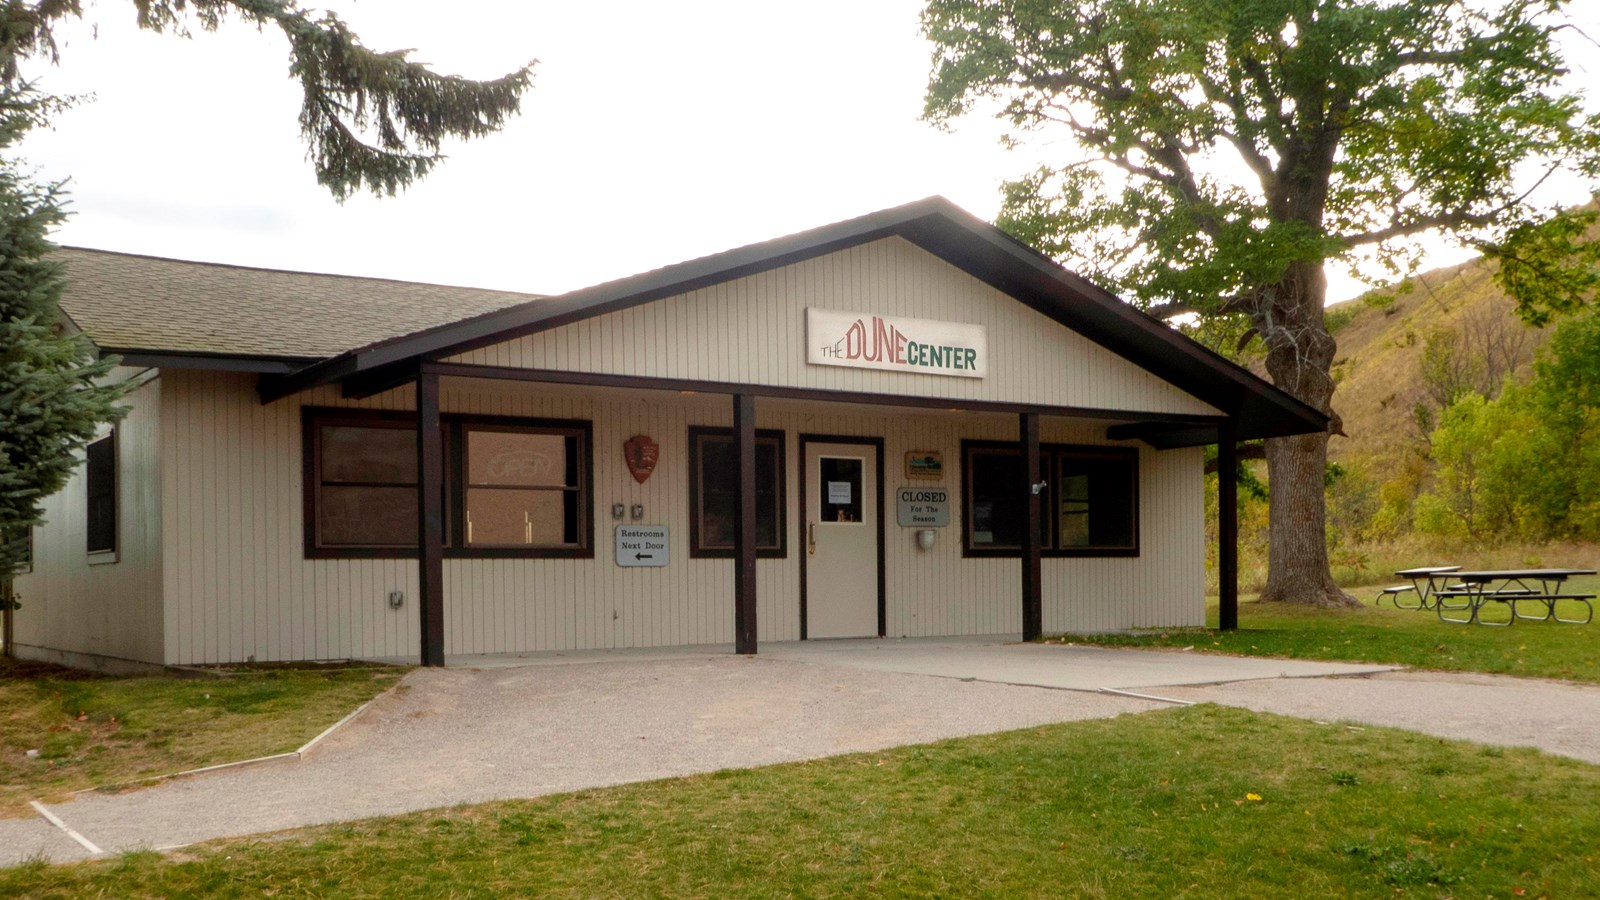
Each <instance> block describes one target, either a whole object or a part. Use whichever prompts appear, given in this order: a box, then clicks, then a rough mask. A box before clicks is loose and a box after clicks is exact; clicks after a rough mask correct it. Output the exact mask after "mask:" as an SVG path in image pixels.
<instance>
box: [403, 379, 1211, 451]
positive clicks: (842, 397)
mask: <svg viewBox="0 0 1600 900" xmlns="http://www.w3.org/2000/svg"><path fill="white" fill-rule="evenodd" d="M422 371H424V372H428V373H431V374H435V375H440V376H445V377H453V378H484V379H489V380H492V381H524V382H533V383H538V384H569V385H584V386H589V387H615V388H627V389H631V390H644V391H678V392H680V393H681V392H684V391H688V392H692V393H697V394H727V395H730V396H731V395H738V394H745V395H749V396H752V397H765V398H769V399H787V400H814V401H817V402H821V403H857V404H864V405H868V406H900V407H912V408H916V409H939V410H952V411H961V412H992V413H1006V414H1010V415H1022V414H1033V415H1042V416H1063V417H1067V418H1077V419H1106V420H1110V421H1115V422H1141V423H1160V424H1163V425H1171V426H1188V427H1190V428H1205V427H1206V426H1210V427H1211V428H1212V429H1213V431H1212V432H1211V433H1212V434H1215V430H1214V429H1215V428H1216V426H1217V424H1218V423H1220V422H1222V421H1223V420H1224V419H1225V418H1226V416H1222V415H1199V414H1193V413H1162V412H1142V411H1138V410H1127V409H1097V408H1094V407H1084V406H1050V405H1044V404H1035V403H1010V402H1005V401H998V400H966V399H961V398H957V397H918V396H909V395H903V394H874V393H858V392H855V391H836V390H826V389H821V388H799V387H786V386H783V385H758V384H739V383H735V382H724V381H695V380H689V379H679V378H657V377H653V376H646V375H615V374H610V373H604V372H569V371H566V370H561V369H522V368H514V367H510V366H480V365H472V364H467V363H424V364H423V366H422ZM414 377H415V376H413V378H414ZM1212 440H1213V441H1214V440H1215V438H1212ZM1208 443H1209V441H1208Z"/></svg>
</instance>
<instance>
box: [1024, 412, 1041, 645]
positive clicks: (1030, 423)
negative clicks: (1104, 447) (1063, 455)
mask: <svg viewBox="0 0 1600 900" xmlns="http://www.w3.org/2000/svg"><path fill="white" fill-rule="evenodd" d="M1018 424H1019V426H1020V433H1021V434H1020V439H1019V441H1020V443H1021V444H1022V479H1023V491H1024V493H1023V500H1024V501H1025V502H1026V503H1027V515H1026V516H1025V518H1026V519H1027V521H1026V522H1025V523H1024V526H1023V529H1022V639H1023V640H1025V641H1036V640H1038V639H1039V636H1040V634H1042V633H1043V632H1044V599H1043V589H1042V580H1043V579H1042V574H1041V570H1040V566H1039V519H1040V506H1041V505H1042V500H1043V496H1042V494H1041V492H1040V490H1039V484H1040V483H1041V482H1042V481H1044V478H1043V475H1042V474H1041V473H1040V471H1039V414H1038V413H1022V415H1021V421H1020V422H1019V423H1018Z"/></svg>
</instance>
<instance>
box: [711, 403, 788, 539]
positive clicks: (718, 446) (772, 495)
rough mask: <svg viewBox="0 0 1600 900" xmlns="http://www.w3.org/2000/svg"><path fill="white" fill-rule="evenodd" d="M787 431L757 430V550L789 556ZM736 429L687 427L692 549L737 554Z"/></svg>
mask: <svg viewBox="0 0 1600 900" xmlns="http://www.w3.org/2000/svg"><path fill="white" fill-rule="evenodd" d="M783 444H784V440H783V432H781V431H767V430H765V429H763V430H761V431H758V432H756V555H757V556H762V557H767V558H782V557H783V556H785V555H786V544H787V535H786V529H785V528H784V517H783V511H784V491H783V487H784V447H783ZM736 462H737V458H736V457H735V455H734V446H733V431H732V430H731V429H728V428H691V429H689V476H690V477H689V525H690V532H689V554H690V555H691V556H695V557H727V556H732V555H733V539H734V533H733V509H734V504H736V503H737V502H738V499H739V484H738V481H737V480H736V479H735V477H734V474H735V463H736Z"/></svg>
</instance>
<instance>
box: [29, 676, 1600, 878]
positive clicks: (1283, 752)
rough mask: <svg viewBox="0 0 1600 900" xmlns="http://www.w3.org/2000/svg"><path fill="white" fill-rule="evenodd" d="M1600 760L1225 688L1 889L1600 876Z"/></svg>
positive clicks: (304, 834)
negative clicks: (1274, 712) (1179, 705)
mask: <svg viewBox="0 0 1600 900" xmlns="http://www.w3.org/2000/svg"><path fill="white" fill-rule="evenodd" d="M1596 796H1600V767H1595V766H1588V765H1584V764H1582V763H1579V762H1574V761H1571V760H1566V759H1562V758H1558V757H1553V756H1546V755H1542V754H1539V753H1536V752H1534V751H1526V750H1500V749H1495V748H1484V747H1478V746H1475V745H1472V744H1466V743H1461V742H1451V741H1441V740H1439V739H1437V738H1431V737H1425V736H1422V735H1417V734H1411V733H1407V732H1401V731H1394V730H1389V729H1380V728H1364V729H1358V728H1352V727H1348V726H1340V725H1319V724H1316V723H1314V722H1310V721H1305V720H1299V719H1291V718H1284V717H1278V716H1270V715H1261V714H1255V713H1250V712H1246V711H1243V710H1236V709H1229V708H1224V707H1216V706H1209V705H1206V706H1197V707H1192V708H1187V709H1167V710H1162V711H1158V712H1153V713H1147V714H1142V715H1129V716H1122V717H1120V718H1117V719H1113V720H1100V721H1090V722H1078V723H1072V724H1066V725H1056V726H1049V727H1044V728H1036V729H1028V730H1024V731H1014V732H1009V733H1006V734H1000V735H992V736H984V737H976V738H965V739H961V740H952V741H944V742H941V743H938V744H930V745H924V746H918V747H905V748H899V749H896V750H891V751H886V752H881V753H870V754H857V755H853V756H845V757H836V758H833V759H827V760H820V761H814V762H804V763H794V764H789V765H782V766H773V767H769V768H763V769H753V770H744V771H731V772H721V773H717V774H714V775H706V776H698V777H691V778H680V779H672V780H667V781H658V782H650V783H645V784H637V785H625V786H622V787H617V788H610V789H605V790H595V791H586V792H581V793H577V794H568V795H563V796H557V797H551V798H546V799H543V800H535V801H515V802H499V803H491V804H486V805H482V806H472V807H461V808H457V809H452V810H446V811H435V812H428V813H418V814H412V815H405V816H399V817H395V818H385V819H372V820H367V821H363V822H358V823H354V824H349V825H339V826H325V827H320V828H314V829H307V830H303V831H296V832H289V833H286V834H282V835H276V836H274V837H273V838H271V839H267V840H245V841H232V842H226V843H222V842H219V843H214V844H210V845H206V846H202V847H197V848H191V849H190V850H189V851H186V852H184V853H182V854H181V855H178V856H174V857H163V856H160V855H158V854H155V853H149V852H144V853H135V854H129V855H125V856H123V857H120V858H118V859H114V860H108V861H104V862H98V863H86V864H77V865H62V866H50V865H46V864H44V863H34V864H30V865H26V866H22V867H20V868H16V869H10V870H0V896H16V895H21V896H28V897H37V898H53V897H63V898H65V897H74V898H75V897H85V896H118V897H171V896H205V897H246V896H250V897H254V896H263V895H271V896H317V897H385V898H389V897H447V896H448V897H516V896H531V895H539V896H580V897H614V896H629V897H633V896H658V897H715V896H723V897H728V896H732V897H787V896H819V897H820V896H858V895H868V896H941V895H942V896H963V897H965V896H995V897H1001V896H1003V897H1010V896H1037V897H1060V896H1087V897H1129V896H1143V897H1240V896H1251V897H1259V896H1283V897H1306V896H1314V897H1323V896H1370V897H1380V896H1381V897H1394V896H1408V897H1437V896H1457V897H1469V896H1485V895H1488V896H1505V897H1509V896H1514V895H1521V896H1528V897H1542V896H1545V897H1580V896H1597V895H1600V865H1597V863H1600V849H1597V845H1596V844H1595V841H1594V836H1595V835H1596V834H1600V804H1597V803H1594V802H1593V800H1594V798H1595V797H1596Z"/></svg>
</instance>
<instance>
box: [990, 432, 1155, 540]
mask: <svg viewBox="0 0 1600 900" xmlns="http://www.w3.org/2000/svg"><path fill="white" fill-rule="evenodd" d="M1040 457H1041V459H1040V461H1039V470H1040V472H1042V473H1044V476H1045V491H1044V495H1043V497H1042V500H1043V507H1044V508H1043V510H1042V512H1043V514H1042V515H1041V516H1040V517H1039V546H1040V548H1041V549H1042V551H1043V552H1044V553H1045V554H1046V555H1050V556H1137V555H1138V553H1139V452H1138V451H1137V450H1135V449H1133V448H1131V447H1093V446H1070V445H1062V444H1046V445H1044V446H1043V447H1041V448H1040ZM1021 460H1022V457H1021V454H1020V452H1019V451H1018V448H1017V445H1016V444H1005V443H1000V442H997V441H965V442H963V443H962V445H961V463H962V491H963V498H962V499H963V501H964V502H963V514H962V518H963V521H962V548H963V551H964V553H965V554H966V555H968V556H1015V555H1017V554H1018V553H1020V552H1021V545H1022V525H1023V519H1024V518H1026V513H1027V507H1026V503H1025V497H1024V496H1023V494H1022V487H1021V484H1020V482H1021V478H1022V475H1021V472H1020V468H1021Z"/></svg>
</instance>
